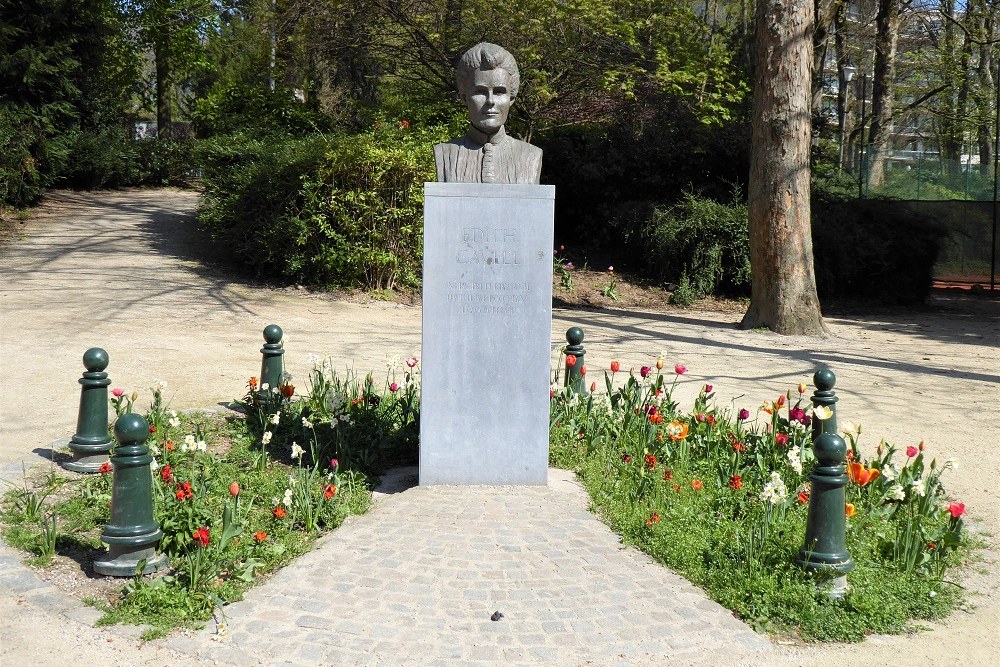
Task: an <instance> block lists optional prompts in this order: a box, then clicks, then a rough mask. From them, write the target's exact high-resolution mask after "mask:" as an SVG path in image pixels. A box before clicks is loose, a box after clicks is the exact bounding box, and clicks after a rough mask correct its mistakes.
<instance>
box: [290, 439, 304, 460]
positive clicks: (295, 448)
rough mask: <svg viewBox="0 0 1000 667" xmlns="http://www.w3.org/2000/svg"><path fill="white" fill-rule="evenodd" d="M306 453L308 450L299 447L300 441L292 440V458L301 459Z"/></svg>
mask: <svg viewBox="0 0 1000 667" xmlns="http://www.w3.org/2000/svg"><path fill="white" fill-rule="evenodd" d="M305 453H306V450H304V449H302V448H301V447H299V443H297V442H292V458H293V459H301V458H302V455H303V454H305Z"/></svg>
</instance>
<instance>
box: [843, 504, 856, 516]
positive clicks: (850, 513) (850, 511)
mask: <svg viewBox="0 0 1000 667" xmlns="http://www.w3.org/2000/svg"><path fill="white" fill-rule="evenodd" d="M857 513H858V511H857V510H856V509H854V505H852V504H851V503H847V504H846V505H844V514H846V515H847V518H848V519H850V518H851V517H852V516H854V515H855V514H857Z"/></svg>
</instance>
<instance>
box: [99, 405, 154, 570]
mask: <svg viewBox="0 0 1000 667" xmlns="http://www.w3.org/2000/svg"><path fill="white" fill-rule="evenodd" d="M147 437H149V424H148V423H147V422H146V420H145V419H143V418H142V417H141V416H139V415H137V414H134V413H131V412H130V413H128V414H124V415H122V416H121V417H119V418H118V421H117V422H115V438H116V439H117V440H118V445H117V446H116V447H115V450H114V456H112V457H111V465H112V467H113V468H114V477H113V480H114V481H113V482H112V485H111V521H110V522H109V523H108V525H107V526H105V527H104V532H103V533H102V534H101V541H102V542H104V543H105V544H107V545H108V547H110V550H109V551H108V553H106V554H102V555H101V556H100V557H99V558H96V559H95V560H94V571H95V572H97V573H98V574H103V575H107V576H112V577H131V576H135V573H136V569H137V568H138V567H139V564H140V563H142V562H143V561H145V566H144V567H143V570H142V573H143V574H148V573H150V572H155V571H156V570H159V569H160V568H162V567H163V566H164V565H166V563H167V557H166V556H164V555H163V554H158V553H156V546H157V544H158V543H159V541H160V538H161V537H163V531H161V530H160V526H159V524H157V523H156V519H155V518H153V479H152V474H151V471H150V468H149V464H150V463H151V462H152V460H153V457H152V456H150V455H149V449H148V448H147V447H146V438H147Z"/></svg>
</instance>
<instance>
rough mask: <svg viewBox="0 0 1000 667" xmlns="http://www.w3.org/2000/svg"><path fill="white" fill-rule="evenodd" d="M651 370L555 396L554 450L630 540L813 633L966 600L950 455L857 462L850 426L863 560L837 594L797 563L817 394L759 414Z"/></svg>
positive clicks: (779, 625)
mask: <svg viewBox="0 0 1000 667" xmlns="http://www.w3.org/2000/svg"><path fill="white" fill-rule="evenodd" d="M678 370H679V371H681V373H683V371H684V369H683V368H680V367H679V368H678ZM642 375H644V376H645V377H632V376H629V377H628V378H627V379H626V381H625V383H624V385H623V386H622V387H621V388H619V389H615V388H614V387H613V386H612V384H611V383H610V380H609V382H608V384H607V390H608V393H607V394H602V395H597V396H591V397H589V398H587V399H581V398H579V397H577V396H575V395H574V394H572V393H571V392H568V391H565V390H564V391H561V392H557V393H556V395H555V396H554V397H553V401H552V429H551V436H552V437H551V446H550V458H551V463H552V464H553V465H557V466H560V467H564V468H568V469H571V470H574V471H576V472H577V474H578V475H579V476H580V478H581V480H582V482H583V484H584V486H585V487H586V489H587V491H588V493H589V494H590V497H591V499H592V502H593V509H594V511H596V512H597V514H598V515H599V516H600V517H601V518H602V519H603V520H604V521H605V522H607V523H608V524H609V525H610V526H611V527H612V528H613V529H614V530H615V531H616V532H617V533H619V534H620V535H621V536H622V539H623V541H624V542H625V543H626V544H630V545H633V546H636V547H637V548H639V549H641V550H642V551H644V552H646V553H648V554H650V555H651V556H652V557H653V558H654V559H656V560H657V561H659V562H660V563H663V564H664V565H666V566H668V567H670V568H671V569H673V570H675V571H677V572H679V573H680V574H682V575H684V576H685V577H686V578H687V579H689V580H690V581H692V582H693V583H695V584H697V585H698V586H700V587H702V588H703V589H704V590H705V591H706V593H707V594H708V595H709V596H710V597H712V598H713V599H714V600H716V601H717V602H719V603H720V604H722V605H724V606H726V607H727V608H729V609H731V610H733V611H734V612H735V613H736V614H737V615H739V616H740V618H742V619H744V620H745V621H746V622H748V623H749V624H751V625H752V626H753V627H754V628H755V629H757V630H758V631H762V632H768V633H778V634H793V635H796V636H798V637H800V638H802V639H805V640H818V641H859V640H861V639H862V638H864V637H865V636H866V635H870V634H894V633H900V632H906V631H910V630H912V629H914V627H915V625H916V624H917V623H918V622H919V621H922V620H932V619H938V618H942V617H943V616H945V615H947V614H948V613H949V612H950V611H951V610H953V609H954V608H955V607H956V606H957V605H958V604H959V603H960V602H961V600H962V591H961V589H960V588H959V587H958V586H957V585H955V584H952V583H949V582H948V581H947V579H946V573H947V571H948V570H949V569H950V568H953V567H955V566H957V565H960V564H962V563H963V561H966V560H967V559H968V558H969V557H970V555H971V552H972V545H971V544H970V542H969V540H968V539H967V538H966V537H965V536H964V535H963V534H962V518H961V517H962V514H964V511H965V508H964V505H959V504H958V503H949V502H947V501H946V500H945V491H944V487H943V485H942V483H941V477H942V473H943V472H944V471H946V470H948V469H949V468H951V467H952V465H951V463H950V462H946V463H945V464H940V463H939V462H937V461H934V460H933V459H929V457H928V456H927V455H925V453H924V452H923V451H918V450H917V448H915V447H914V448H912V449H908V451H903V452H899V454H903V455H904V456H902V457H899V456H896V454H897V452H896V449H895V448H894V447H891V446H888V445H885V444H884V443H883V444H882V445H880V446H879V448H878V452H877V454H876V456H875V457H872V458H870V459H867V460H863V459H862V456H861V454H860V452H859V451H858V449H857V435H858V433H857V432H856V431H849V432H847V433H846V437H847V442H848V444H849V449H848V451H849V457H850V458H851V459H852V463H851V464H850V465H849V476H850V481H849V482H848V484H847V486H846V503H845V513H846V514H849V515H850V518H847V520H846V521H847V532H846V546H847V549H848V550H849V552H850V554H851V556H852V559H853V561H854V564H855V568H854V570H853V571H852V572H850V573H849V574H848V582H849V584H850V588H849V590H848V592H847V594H846V595H845V596H844V597H843V598H841V599H839V600H832V599H830V596H828V595H827V593H826V592H825V590H824V588H823V585H824V584H825V583H826V582H825V581H824V580H822V579H819V578H817V576H816V575H813V574H810V573H808V572H806V571H804V570H803V569H802V568H801V567H799V566H798V565H797V564H796V562H795V561H796V558H797V556H798V555H799V551H800V549H802V548H803V547H804V539H805V534H806V518H807V515H808V505H809V501H810V493H811V487H810V477H809V472H810V469H811V468H812V467H813V465H814V464H815V457H814V454H813V450H812V432H811V429H810V427H811V426H815V425H816V424H818V422H817V421H816V416H815V415H814V414H813V410H812V407H811V405H810V404H809V402H808V400H807V399H806V398H805V397H804V396H803V395H802V394H801V393H800V394H799V399H798V400H797V401H795V402H794V403H793V401H792V400H790V399H789V398H788V397H789V396H794V392H790V393H789V394H788V395H786V396H781V397H779V398H778V399H777V400H775V401H772V402H768V403H765V404H764V405H763V406H762V407H761V408H760V410H759V411H758V417H759V419H756V420H754V421H751V420H750V419H749V417H750V414H749V410H745V409H744V410H742V411H741V412H740V413H735V414H731V413H730V412H728V411H726V410H720V409H718V408H716V406H715V403H714V394H713V393H712V388H711V387H710V386H706V387H705V388H703V390H702V392H701V394H700V395H699V397H698V399H697V400H696V402H695V405H694V409H693V410H692V411H691V412H690V413H685V412H681V411H680V409H679V406H678V405H677V404H676V403H675V402H674V401H673V400H672V399H671V390H672V388H673V386H672V385H669V384H668V380H667V378H666V376H665V375H664V374H662V372H659V371H656V370H654V369H653V368H652V366H650V367H647V368H645V369H643V371H642ZM679 377H680V374H677V375H675V376H674V380H673V381H674V383H676V381H677V379H679ZM800 391H801V392H804V391H805V388H804V387H803V388H801V390H800ZM873 471H874V472H873ZM848 504H849V505H848Z"/></svg>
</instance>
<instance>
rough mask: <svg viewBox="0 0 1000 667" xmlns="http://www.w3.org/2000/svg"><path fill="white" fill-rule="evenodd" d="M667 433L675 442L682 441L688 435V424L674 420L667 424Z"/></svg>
mask: <svg viewBox="0 0 1000 667" xmlns="http://www.w3.org/2000/svg"><path fill="white" fill-rule="evenodd" d="M667 435H669V436H670V439H671V440H673V441H674V442H680V441H681V440H683V439H684V438H686V437H687V436H688V425H687V424H686V423H684V422H679V421H672V422H670V423H669V424H668V425H667Z"/></svg>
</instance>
